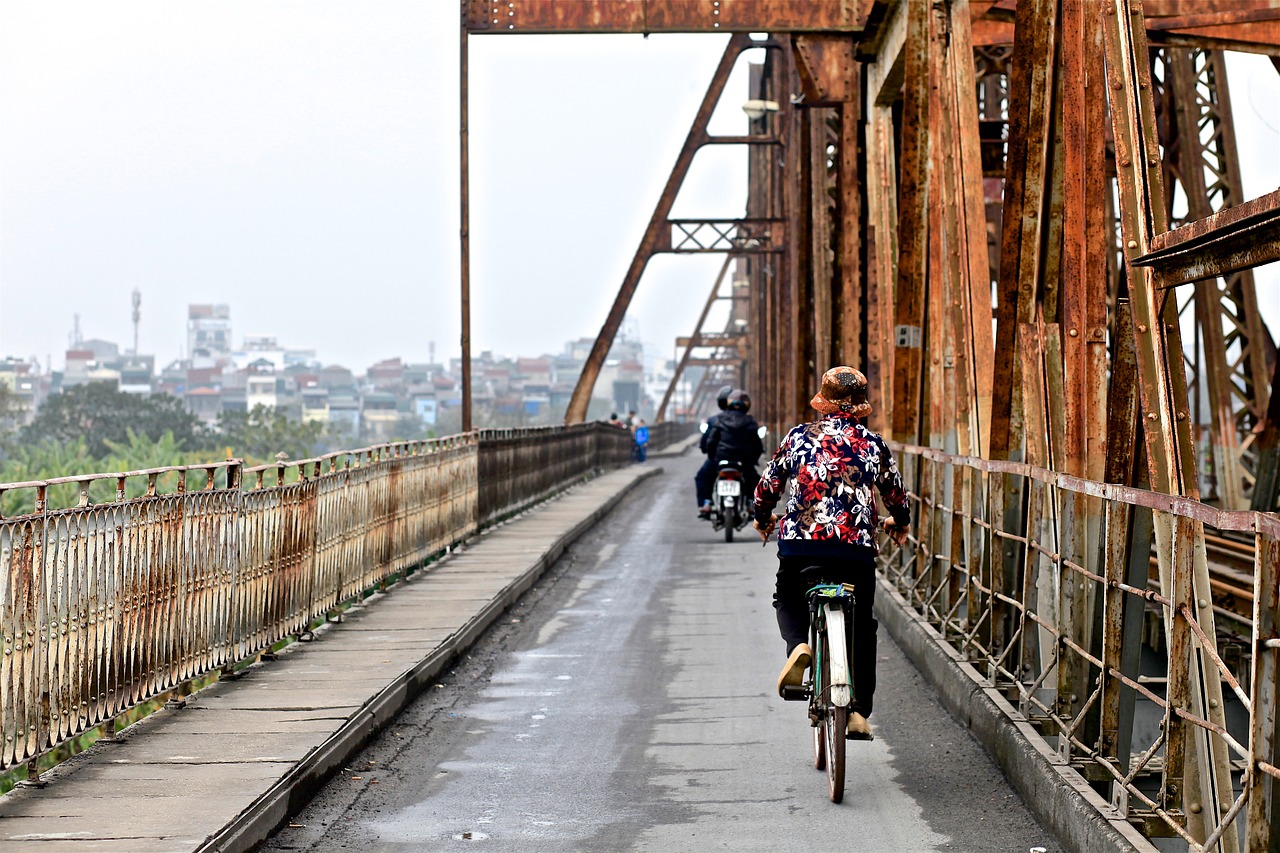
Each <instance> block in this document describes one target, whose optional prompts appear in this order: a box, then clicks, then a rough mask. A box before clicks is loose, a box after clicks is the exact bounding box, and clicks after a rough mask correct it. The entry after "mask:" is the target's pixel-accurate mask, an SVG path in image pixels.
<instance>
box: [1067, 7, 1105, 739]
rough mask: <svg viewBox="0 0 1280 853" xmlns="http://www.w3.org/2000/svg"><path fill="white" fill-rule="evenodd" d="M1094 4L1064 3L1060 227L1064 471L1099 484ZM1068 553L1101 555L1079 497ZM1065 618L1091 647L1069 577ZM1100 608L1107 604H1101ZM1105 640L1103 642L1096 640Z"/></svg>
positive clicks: (1101, 427)
mask: <svg viewBox="0 0 1280 853" xmlns="http://www.w3.org/2000/svg"><path fill="white" fill-rule="evenodd" d="M1091 6H1092V4H1091V3H1087V2H1085V0H1063V2H1062V25H1061V37H1060V45H1061V56H1062V91H1063V102H1062V113H1061V122H1062V125H1061V126H1062V136H1063V154H1064V162H1063V179H1064V186H1063V222H1064V231H1063V234H1064V241H1063V259H1062V290H1061V298H1062V311H1061V315H1060V317H1059V319H1060V321H1061V328H1062V330H1063V333H1062V356H1063V377H1064V395H1063V404H1064V410H1063V416H1064V430H1063V435H1064V448H1063V451H1064V452H1063V456H1064V460H1065V463H1066V465H1065V469H1064V470H1065V471H1066V472H1067V473H1068V474H1072V475H1074V476H1077V477H1083V478H1086V479H1090V480H1094V481H1097V480H1101V479H1102V478H1103V476H1104V475H1105V470H1104V468H1105V459H1106V455H1105V452H1104V444H1105V440H1106V421H1105V418H1106V383H1107V354H1106V319H1107V318H1106V287H1107V268H1106V254H1105V251H1106V231H1105V228H1106V221H1105V214H1106V207H1105V198H1104V194H1105V192H1106V189H1107V187H1106V176H1105V174H1104V173H1103V171H1102V170H1101V169H1099V168H1097V164H1098V163H1101V162H1103V161H1104V160H1105V159H1106V139H1105V120H1106V116H1105V106H1106V87H1105V85H1104V77H1103V73H1102V43H1101V39H1102V30H1101V27H1100V21H1099V20H1098V17H1097V16H1096V15H1092V14H1090V13H1089V12H1090V8H1091ZM1065 509H1066V510H1067V513H1066V521H1067V523H1066V524H1065V525H1064V537H1063V544H1062V550H1063V553H1064V554H1068V555H1070V557H1071V559H1072V561H1074V562H1075V563H1077V564H1078V565H1086V564H1087V562H1088V556H1087V555H1093V554H1097V553H1098V543H1099V536H1100V530H1101V513H1102V507H1101V505H1100V502H1099V501H1098V500H1096V499H1092V498H1086V497H1085V496H1083V495H1079V494H1075V495H1073V496H1072V497H1071V498H1070V499H1069V501H1068V504H1067V506H1066V507H1065ZM1062 592H1063V595H1062V600H1061V603H1060V611H1059V617H1060V618H1063V617H1069V622H1064V623H1063V627H1064V630H1067V629H1068V628H1069V629H1070V630H1069V634H1070V635H1071V636H1072V639H1074V640H1075V641H1076V642H1077V643H1079V644H1080V645H1082V646H1083V647H1085V648H1088V647H1089V646H1090V645H1091V643H1089V642H1086V641H1087V640H1088V636H1087V635H1088V632H1089V627H1090V626H1091V624H1092V619H1090V618H1089V614H1090V612H1091V602H1090V600H1089V598H1090V595H1089V592H1088V591H1087V590H1086V585H1085V584H1084V583H1083V581H1082V580H1081V579H1080V578H1079V576H1078V575H1076V574H1074V573H1069V574H1068V575H1066V576H1064V578H1063V588H1062ZM1098 603H1099V604H1101V602H1098ZM1097 639H1099V640H1100V639H1101V638H1097ZM1089 676H1090V670H1089V667H1088V665H1087V664H1086V663H1085V661H1084V660H1083V659H1082V658H1080V657H1078V656H1076V655H1070V656H1068V657H1067V658H1065V659H1064V662H1063V664H1062V666H1061V668H1060V669H1059V673H1058V690H1059V704H1060V707H1061V708H1062V709H1063V711H1064V713H1066V714H1067V716H1071V717H1074V716H1075V715H1076V714H1077V713H1079V711H1080V708H1081V706H1082V705H1083V703H1084V700H1085V697H1087V696H1088V695H1089V694H1090V692H1091V686H1090V685H1091V682H1092V679H1091V678H1090V677H1089Z"/></svg>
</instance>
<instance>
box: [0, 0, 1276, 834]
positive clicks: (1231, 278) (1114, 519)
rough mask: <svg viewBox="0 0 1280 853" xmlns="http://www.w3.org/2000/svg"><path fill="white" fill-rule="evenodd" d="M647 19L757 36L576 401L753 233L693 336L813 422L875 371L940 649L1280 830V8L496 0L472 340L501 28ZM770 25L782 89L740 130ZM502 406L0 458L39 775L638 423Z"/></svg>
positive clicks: (1118, 759) (1140, 789)
mask: <svg viewBox="0 0 1280 853" xmlns="http://www.w3.org/2000/svg"><path fill="white" fill-rule="evenodd" d="M606 32H613V33H648V32H655V33H660V32H703V33H724V34H729V38H728V41H727V44H726V45H725V50H724V56H723V58H722V60H721V62H720V65H719V67H718V68H717V70H716V72H715V74H714V75H713V77H712V80H711V81H710V84H709V86H708V89H707V94H706V96H705V98H704V100H703V102H702V105H701V106H700V108H699V110H698V113H697V115H696V116H695V118H694V122H693V125H692V126H691V128H690V132H689V135H688V138H687V140H686V142H685V145H684V146H683V148H682V150H681V152H680V155H679V157H678V158H677V161H676V164H675V166H674V168H673V169H672V172H671V176H670V178H669V180H668V181H667V184H666V186H665V187H664V188H663V191H662V194H661V196H660V198H659V200H658V203H657V204H656V205H655V208H654V211H653V215H652V218H651V219H650V222H649V225H648V227H647V229H646V231H645V233H644V235H643V237H642V239H641V241H640V245H639V247H638V248H637V251H636V254H635V257H634V259H633V261H632V264H631V266H630V268H629V269H628V272H627V274H626V277H625V279H624V281H623V282H622V284H621V286H620V288H619V291H618V295H617V298H616V300H615V303H614V305H613V308H612V310H611V311H610V313H609V315H608V317H607V319H606V320H605V323H604V324H603V327H602V329H601V332H600V334H599V336H598V338H597V340H596V343H595V347H594V348H593V350H592V353H591V356H590V358H589V360H588V364H587V366H586V369H584V372H583V376H582V380H581V382H580V384H579V386H578V389H577V391H576V393H575V396H574V400H573V403H572V404H571V406H570V409H569V413H568V420H569V421H571V422H574V421H581V420H583V418H584V417H585V413H586V404H587V401H588V400H589V397H590V392H591V387H592V385H593V384H594V381H595V377H596V375H597V373H598V371H599V368H600V366H601V365H602V363H603V360H604V356H605V354H606V353H607V351H608V348H609V345H610V343H611V342H612V340H613V337H614V335H615V333H616V331H617V329H618V327H619V325H620V324H621V321H622V318H623V315H624V314H625V311H626V308H627V305H628V304H629V302H630V299H631V298H632V296H633V294H634V293H635V291H636V289H637V287H638V286H639V285H640V281H641V276H642V273H643V271H644V269H645V266H646V264H647V262H648V260H649V259H650V258H651V257H652V256H653V255H654V254H656V253H660V252H670V253H704V252H718V253H721V254H723V255H724V256H725V263H724V265H723V266H722V267H721V270H720V273H719V276H718V277H717V280H716V281H715V282H714V284H713V286H712V288H711V291H710V293H709V295H708V298H707V302H706V304H705V306H704V308H703V310H702V312H701V316H700V318H699V319H698V321H697V322H696V324H695V327H694V329H693V331H692V332H691V334H690V335H689V336H688V338H687V340H685V341H684V344H685V346H684V350H685V353H684V357H683V361H682V365H681V366H682V367H689V366H699V367H702V368H705V371H704V375H705V377H708V378H706V379H704V387H703V388H702V389H701V391H700V392H699V394H701V395H703V396H705V393H706V391H707V389H708V388H714V387H715V386H716V385H717V384H719V382H720V381H723V380H729V379H732V380H733V381H735V382H742V383H745V384H746V385H747V386H748V387H749V388H750V389H751V390H752V393H753V397H754V398H755V400H756V401H757V408H758V410H759V411H760V412H761V413H762V415H763V419H764V420H765V421H766V422H767V423H768V424H769V425H770V427H771V428H772V430H773V432H774V434H775V435H776V434H778V433H779V432H780V431H782V430H783V429H785V428H786V427H787V426H789V425H790V424H792V423H794V422H796V421H798V420H803V419H807V417H808V416H809V411H808V409H807V400H808V398H809V395H810V394H811V393H812V391H813V388H814V387H815V384H816V382H817V379H818V377H819V376H820V375H821V373H822V371H823V370H825V369H826V367H828V366H830V365H831V364H835V363H851V364H855V365H859V366H861V367H862V369H863V370H864V372H865V373H866V374H867V375H868V377H869V379H870V381H871V383H872V386H873V391H872V394H873V400H874V402H875V404H876V411H875V413H874V414H873V415H872V426H873V427H875V428H876V429H878V430H880V431H882V432H884V433H885V434H886V435H888V436H891V437H892V439H893V445H894V448H895V450H896V451H897V452H898V453H899V454H900V460H901V464H902V467H903V469H904V472H905V475H906V477H907V479H908V482H909V484H910V486H911V496H912V500H913V502H914V512H915V525H914V526H913V531H914V535H913V537H912V539H911V540H910V541H909V543H908V544H907V545H906V546H905V547H903V548H901V549H899V550H897V551H896V552H895V553H891V554H887V555H886V556H885V558H884V559H883V565H882V570H883V572H884V575H885V577H886V578H888V579H889V580H890V581H891V582H892V583H894V584H895V585H896V587H897V588H898V590H899V591H900V592H901V594H902V596H903V597H904V599H905V600H906V601H907V602H908V604H909V606H910V607H912V608H913V609H914V611H915V612H916V613H917V614H918V615H919V616H921V617H923V618H924V619H927V620H928V621H929V622H930V623H931V624H932V626H933V628H934V629H936V634H937V641H938V642H939V643H943V644H945V645H946V646H948V647H949V648H950V649H951V652H952V653H953V654H954V655H955V656H956V659H957V660H959V661H960V662H961V663H962V664H964V665H965V666H968V667H970V668H971V669H972V671H973V673H974V677H975V678H978V679H980V680H981V683H982V685H983V686H985V687H987V688H989V689H992V690H995V691H998V692H1000V693H1001V694H1003V696H1004V697H1005V698H1006V699H1007V703H1006V704H1007V706H1008V708H1009V709H1010V714H1012V715H1016V720H1017V722H1018V725H1019V726H1020V727H1021V728H1022V729H1023V730H1025V731H1026V732H1027V733H1028V736H1029V737H1034V738H1037V739H1039V740H1038V741H1037V742H1038V744H1039V745H1040V746H1041V747H1042V748H1043V749H1044V750H1047V751H1050V752H1053V753H1056V754H1057V756H1058V757H1059V759H1060V761H1061V765H1062V766H1063V767H1064V768H1067V770H1068V771H1069V772H1071V773H1074V774H1076V776H1075V777H1074V778H1078V779H1079V781H1080V786H1081V790H1082V792H1083V793H1082V796H1085V794H1089V795H1091V796H1092V799H1087V798H1086V801H1087V802H1089V803H1092V804H1094V805H1095V806H1097V807H1098V808H1099V809H1107V810H1110V814H1111V815H1119V816H1120V817H1121V818H1122V819H1124V820H1127V821H1128V822H1129V823H1130V824H1132V825H1133V826H1136V827H1138V828H1139V829H1140V830H1141V831H1142V832H1144V833H1146V834H1147V835H1149V836H1152V837H1156V836H1165V837H1176V838H1181V839H1183V840H1184V841H1185V843H1186V847H1187V849H1190V850H1212V851H1218V852H1219V853H1233V851H1241V850H1247V851H1251V853H1262V851H1271V850H1276V849H1280V813H1278V810H1280V728H1278V724H1280V721H1278V718H1277V714H1276V699H1277V692H1278V691H1280V660H1278V656H1280V625H1278V624H1277V622H1278V620H1280V516H1278V515H1277V514H1276V512H1275V509H1276V500H1277V481H1278V479H1280V478H1278V476H1277V447H1278V445H1280V384H1278V383H1280V374H1278V373H1277V371H1276V367H1275V365H1276V354H1275V345H1274V342H1273V340H1272V338H1271V337H1270V334H1269V332H1268V330H1267V329H1266V327H1265V326H1264V324H1263V322H1262V319H1261V317H1260V315H1259V313H1258V306H1257V297H1256V294H1255V286H1254V281H1253V278H1252V274H1251V272H1250V271H1251V269H1253V268H1254V267H1257V266H1259V265H1262V264H1266V263H1272V262H1274V261H1276V260H1278V259H1280V190H1277V191H1275V192H1272V193H1269V194H1267V195H1264V196H1262V197H1260V198H1255V199H1246V198H1244V195H1243V192H1242V190H1241V181H1240V169H1239V164H1238V162H1237V156H1236V147H1235V131H1234V125H1233V122H1232V110H1231V102H1230V96H1229V90H1228V88H1227V85H1226V82H1227V81H1226V73H1227V72H1226V65H1225V62H1224V60H1223V52H1224V51H1226V50H1243V51H1252V52H1257V53H1263V54H1266V55H1269V56H1271V57H1272V61H1273V62H1276V59H1275V57H1276V56H1277V55H1280V2H1276V0H1259V2H1236V1H1235V0H1147V2H1145V3H1143V2H1140V0H1099V2H1094V1H1093V0H1016V2H1015V0H930V2H925V0H918V1H917V0H897V2H888V0H510V2H494V0H484V2H482V0H465V2H463V3H462V4H461V22H460V37H461V45H462V54H461V57H462V59H461V63H462V66H461V70H462V78H461V79H462V87H461V96H462V107H463V109H462V113H461V116H462V133H461V141H462V154H463V157H462V167H463V168H462V205H463V206H462V226H463V227H462V231H461V234H462V257H463V263H462V294H463V301H462V304H463V334H462V349H463V353H464V358H463V361H462V363H463V365H464V371H465V370H469V359H468V358H466V357H465V356H466V355H467V354H469V305H470V296H471V294H470V281H469V263H468V251H469V223H468V207H467V206H468V194H467V186H468V175H469V169H470V163H469V161H468V158H467V144H468V140H467V110H466V105H467V73H466V72H467V51H466V45H467V42H468V39H469V38H470V37H471V36H473V35H516V34H521V33H606ZM748 53H750V54H751V56H750V57H744V54H748ZM752 57H759V60H760V61H758V62H756V63H754V64H752V65H751V67H750V86H751V91H750V92H749V93H748V94H749V95H750V99H751V100H754V101H758V102H760V109H759V110H758V111H757V112H758V117H755V118H753V119H752V120H751V125H750V128H749V131H748V133H746V134H744V135H742V136H735V137H716V136H712V135H710V134H709V133H708V130H707V124H708V120H709V118H710V116H711V113H712V111H713V110H714V108H715V106H716V104H717V103H718V102H719V100H720V99H721V97H722V95H723V93H724V89H725V86H726V82H727V80H728V77H729V74H730V71H731V70H732V68H733V67H734V64H735V62H738V61H739V60H740V59H747V60H748V61H749V60H750V59H751V58H752ZM721 144H725V145H746V146H748V147H749V152H750V154H749V158H748V164H749V165H748V172H749V173H748V179H749V193H748V199H747V205H746V209H745V210H744V212H743V216H742V217H741V218H738V219H732V220H725V219H711V218H708V219H672V218H671V216H670V212H671V208H672V204H673V202H674V200H675V197H676V194H677V193H678V191H679V189H680V187H681V185H682V183H683V180H684V177H685V175H686V174H687V172H688V170H689V168H690V166H691V164H692V163H693V160H694V155H695V154H696V153H697V151H698V150H699V149H700V148H701V147H702V146H704V145H721ZM731 272H732V275H730V273H731ZM726 285H727V293H726ZM721 299H727V300H730V303H731V310H730V312H729V314H730V319H729V323H728V325H727V326H726V328H725V329H723V330H709V329H704V328H703V326H704V324H705V321H706V318H707V316H708V315H709V313H710V307H711V306H712V305H713V304H714V302H715V301H717V300H721ZM695 351H698V352H700V353H702V354H695ZM469 403H470V378H469V374H465V373H464V407H465V408H466V409H467V411H468V417H466V418H464V424H465V427H466V429H465V430H464V434H463V435H460V436H456V437H452V438H449V439H443V440H440V441H432V442H415V443H411V444H397V445H386V446H382V447H377V448H366V449H363V450H353V451H349V452H344V453H338V454H331V455H329V456H326V457H323V458H319V459H313V460H303V461H301V462H290V463H281V464H279V465H272V466H264V467H262V468H252V469H244V468H243V467H242V466H241V465H240V464H239V463H238V462H236V461H234V460H232V461H229V462H227V463H220V464H217V465H212V466H196V467H193V468H176V469H158V470H154V471H140V472H121V473H112V474H86V475H84V476H78V477H71V478H65V479H64V480H59V481H42V482H33V483H18V484H5V485H3V486H0V492H3V491H23V492H27V493H30V494H31V495H32V496H33V501H32V508H31V509H30V510H29V511H24V512H23V514H21V515H15V516H13V517H10V518H0V634H2V641H3V658H2V660H0V688H2V689H0V736H2V737H3V742H2V743H0V769H7V768H10V767H15V766H19V765H24V764H25V765H27V766H28V768H29V769H30V771H31V772H32V773H33V774H34V776H35V777H37V778H38V772H36V771H37V768H38V764H37V763H36V762H37V761H38V759H39V758H40V757H41V756H43V755H46V754H47V753H49V752H50V751H52V750H54V749H56V748H57V747H59V746H60V745H62V744H65V743H67V742H68V741H70V740H72V739H74V738H76V737H78V736H80V735H82V734H84V733H86V732H88V731H90V730H91V729H95V728H96V729H99V730H100V732H101V733H102V734H103V735H105V736H106V737H111V736H112V735H113V734H114V733H115V731H116V727H117V725H118V723H119V721H120V720H121V719H122V717H123V715H124V714H126V713H128V712H129V711H130V709H133V708H136V707H137V706H139V705H140V704H142V703H145V702H148V701H151V700H154V699H156V698H157V697H163V696H166V695H171V694H172V693H174V692H175V691H176V692H177V693H181V692H183V691H186V690H189V689H191V688H192V686H198V685H199V684H200V683H201V681H202V680H207V679H209V678H212V677H216V676H217V674H218V673H220V672H224V671H225V672H228V673H229V672H232V671H233V670H234V669H235V668H236V667H237V666H238V665H241V664H242V663H243V662H244V661H245V660H247V659H252V658H253V657H255V656H258V655H261V654H263V653H264V652H266V651H267V650H269V649H270V648H271V646H272V645H273V644H274V643H276V642H278V641H280V640H281V639H283V638H285V637H288V636H290V635H297V634H301V633H305V632H306V631H308V630H309V628H310V627H311V626H312V625H314V624H315V623H316V621H317V620H323V619H325V618H326V617H327V616H329V615H331V614H332V613H333V611H334V609H335V608H337V607H339V606H340V605H341V604H342V603H343V602H344V601H349V600H351V599H352V598H353V597H358V596H360V595H362V594H363V592H364V591H366V590H368V589H369V588H371V587H377V586H378V585H380V584H383V583H385V582H386V581H387V580H388V579H389V578H392V577H394V576H396V575H397V573H403V572H406V571H409V570H411V569H412V567H413V566H415V565H417V564H420V563H421V562H422V561H423V560H429V559H431V558H432V556H433V555H436V554H439V553H440V552H441V551H442V550H443V549H446V548H448V547H449V546H450V545H451V544H452V543H455V542H457V541H459V540H461V539H464V538H466V537H467V536H469V535H471V534H472V533H474V532H475V531H476V530H477V529H478V528H479V527H480V526H482V525H484V524H488V523H492V522H493V521H495V520H498V519H501V518H503V517H504V516H505V515H507V514H510V513H512V512H515V511H518V510H519V509H520V508H522V507H524V506H527V505H528V504H529V503H530V502H531V501H534V500H538V499H539V498H541V497H543V496H545V495H547V494H549V493H550V492H552V491H554V490H556V489H558V488H561V487H563V486H564V485H565V484H567V483H569V482H572V481H573V480H574V479H575V478H580V477H581V476H582V475H583V474H584V472H586V471H588V470H590V469H595V468H599V467H607V466H614V465H621V464H625V462H626V461H627V458H628V456H629V452H630V439H629V438H628V437H627V435H626V434H625V433H623V432H622V431H620V430H617V429H616V428H610V427H606V426H604V425H600V424H591V425H585V424H571V425H569V426H565V427H561V428H549V429H543V430H525V431H471V430H470V423H469ZM664 405H665V404H664ZM678 430H679V427H677V426H676V425H674V424H672V425H669V426H664V425H659V426H658V428H656V429H655V443H661V442H662V441H664V440H667V439H669V438H670V437H672V436H674V435H675V434H676V432H678ZM664 433H669V435H666V436H665V437H664ZM102 480H107V481H109V482H111V483H113V484H114V486H115V497H114V500H112V501H108V502H105V503H103V502H98V503H93V502H91V501H90V500H89V491H90V487H91V486H92V485H93V484H94V483H98V482H99V481H102ZM99 488H100V486H99ZM1144 648H1145V649H1146V650H1147V652H1148V657H1149V652H1150V650H1152V649H1154V650H1155V651H1156V652H1157V654H1158V656H1159V658H1160V659H1161V661H1162V664H1161V668H1160V670H1159V672H1154V673H1153V672H1152V671H1150V669H1149V668H1147V669H1144V668H1143V666H1142V657H1143V651H1144ZM1144 715H1146V717H1147V718H1154V719H1155V720H1157V723H1156V724H1155V725H1144V724H1143V723H1142V719H1143V717H1144ZM33 781H34V780H33Z"/></svg>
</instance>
